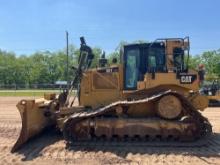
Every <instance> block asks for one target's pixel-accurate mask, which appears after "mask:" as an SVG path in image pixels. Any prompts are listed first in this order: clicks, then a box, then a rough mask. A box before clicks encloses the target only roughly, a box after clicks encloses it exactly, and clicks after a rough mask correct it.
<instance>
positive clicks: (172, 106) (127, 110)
mask: <svg viewBox="0 0 220 165" xmlns="http://www.w3.org/2000/svg"><path fill="white" fill-rule="evenodd" d="M80 40H81V47H80V56H79V60H78V66H77V67H73V68H74V73H75V74H74V76H73V79H72V81H71V83H70V87H69V88H68V89H67V90H64V91H63V92H62V93H60V94H59V95H56V94H52V93H51V94H45V95H44V98H41V99H35V100H21V101H20V102H19V103H18V104H17V108H18V110H19V112H20V115H21V119H22V130H21V133H20V137H19V138H18V140H17V142H16V143H15V145H14V147H13V148H12V151H16V150H17V149H18V148H20V147H21V146H22V144H24V143H25V142H26V141H28V140H29V139H30V138H32V137H34V136H35V135H37V134H39V133H40V132H42V131H43V130H44V129H45V128H46V127H48V126H51V125H53V126H55V128H54V127H51V129H59V130H60V131H61V132H62V133H63V136H64V139H65V140H66V141H67V142H68V143H71V142H74V141H76V142H78V141H91V140H92V139H94V138H95V139H105V140H106V141H109V140H112V139H119V140H124V139H128V140H129V139H134V138H135V139H146V140H147V139H151V140H152V139H154V138H157V139H158V138H159V139H160V140H161V141H166V140H167V139H172V140H174V141H179V142H185V141H194V140H197V139H201V138H203V137H206V136H208V135H210V134H211V133H212V127H211V124H210V123H209V121H208V120H207V118H205V117H204V116H202V115H201V113H200V111H203V110H204V109H205V108H206V107H207V106H208V99H207V98H206V96H203V95H201V94H200V93H199V83H198V82H199V81H198V80H199V76H198V73H197V71H195V70H191V69H189V68H188V59H189V49H190V46H189V45H190V42H189V38H188V37H186V38H160V39H156V40H155V41H153V42H149V43H134V44H127V45H124V46H122V48H121V50H120V60H119V62H118V63H117V62H116V59H113V64H112V65H109V64H108V61H107V59H106V58H105V57H104V56H102V58H100V59H99V66H97V67H96V68H90V65H91V63H92V61H93V57H94V55H93V52H92V49H91V48H90V47H89V46H88V45H87V44H86V42H85V39H84V38H83V37H81V38H80ZM74 91H77V92H75V93H76V94H75V95H73V92H74Z"/></svg>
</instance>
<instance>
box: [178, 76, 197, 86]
mask: <svg viewBox="0 0 220 165" xmlns="http://www.w3.org/2000/svg"><path fill="white" fill-rule="evenodd" d="M195 80H196V75H180V83H181V84H192V83H193V82H194V81H195Z"/></svg>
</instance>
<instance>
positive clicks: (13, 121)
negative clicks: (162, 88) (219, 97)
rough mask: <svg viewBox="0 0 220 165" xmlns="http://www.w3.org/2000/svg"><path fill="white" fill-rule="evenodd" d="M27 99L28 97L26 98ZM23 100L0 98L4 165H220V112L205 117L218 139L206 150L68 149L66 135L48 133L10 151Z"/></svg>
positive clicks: (0, 143) (215, 110) (212, 110)
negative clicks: (19, 102)
mask: <svg viewBox="0 0 220 165" xmlns="http://www.w3.org/2000/svg"><path fill="white" fill-rule="evenodd" d="M22 98H24V97H22ZM20 99H21V98H19V97H0V164H38V165H39V164H52V163H53V164H54V165H55V164H94V165H95V164H161V165H166V164H177V165H178V164H181V165H182V164H189V165H194V164H198V165H201V164H215V165H218V164H219V165H220V108H209V109H207V110H206V111H205V112H204V113H203V114H204V115H205V116H206V117H208V118H209V120H210V121H211V123H212V125H213V129H214V132H215V134H214V136H213V138H212V139H211V140H209V142H208V143H207V145H206V146H202V147H169V146H166V147H159V146H156V147H149V146H140V145H134V146H133V145H127V146H122V147H117V146H115V145H114V146H107V145H104V146H101V145H98V146H97V147H95V146H86V145H83V146H80V145H79V146H70V147H69V146H66V144H65V141H64V140H62V135H60V134H59V133H57V132H56V131H49V130H47V131H45V132H44V133H43V134H41V135H39V136H38V137H36V138H34V139H33V140H31V141H30V142H28V143H27V144H26V145H25V146H24V147H23V148H22V149H20V150H19V151H18V152H16V153H13V154H12V153H10V149H11V147H12V146H13V144H14V143H15V141H16V139H17V138H18V136H19V132H20V129H21V122H20V116H19V113H18V111H17V109H16V107H15V105H16V103H17V102H18V101H19V100H20Z"/></svg>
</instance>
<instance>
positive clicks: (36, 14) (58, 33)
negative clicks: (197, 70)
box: [0, 0, 220, 55]
mask: <svg viewBox="0 0 220 165" xmlns="http://www.w3.org/2000/svg"><path fill="white" fill-rule="evenodd" d="M0 4H1V5H0V49H2V50H7V51H13V52H15V53H16V54H18V55H21V54H31V53H34V52H35V51H45V50H49V51H57V50H60V49H63V48H64V47H65V31H66V30H68V32H69V42H70V43H71V44H74V45H76V46H79V44H80V42H79V37H80V36H84V37H85V38H86V41H87V43H88V45H90V46H97V47H100V48H102V49H103V50H105V51H106V52H107V53H110V52H112V51H114V50H115V48H116V47H117V46H118V44H119V42H120V41H127V42H132V41H135V40H146V41H154V40H155V39H156V38H165V37H185V36H189V37H190V41H191V49H190V51H191V54H193V55H195V54H200V53H202V52H204V51H208V50H214V49H219V48H220V41H219V39H220V10H219V8H220V1H219V0H179V1H178V0H108V1H107V0H74V1H73V0H19V1H18V0H0Z"/></svg>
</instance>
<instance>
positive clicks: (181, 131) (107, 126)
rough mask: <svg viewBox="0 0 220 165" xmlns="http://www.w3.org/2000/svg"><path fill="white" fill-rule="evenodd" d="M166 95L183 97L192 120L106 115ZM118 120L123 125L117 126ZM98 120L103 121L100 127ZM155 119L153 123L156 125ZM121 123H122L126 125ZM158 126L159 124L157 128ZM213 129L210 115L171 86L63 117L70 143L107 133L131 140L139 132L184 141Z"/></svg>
mask: <svg viewBox="0 0 220 165" xmlns="http://www.w3.org/2000/svg"><path fill="white" fill-rule="evenodd" d="M167 95H173V96H175V97H177V98H178V99H179V100H181V102H182V106H183V109H184V110H183V113H184V116H190V117H191V118H192V119H191V121H187V122H186V121H183V122H181V121H179V120H175V121H169V120H163V119H161V118H160V119H159V120H158V119H138V118H137V119H131V118H110V119H109V118H106V117H104V115H105V114H107V113H109V112H110V113H115V109H116V107H117V106H130V105H136V104H139V103H148V102H153V101H156V100H158V99H160V98H162V97H164V96H167ZM102 118H103V119H102ZM119 122H120V125H119V126H118V123H119ZM99 123H100V125H101V126H100V127H99ZM152 123H154V125H153V126H152ZM103 125H104V126H103ZM122 125H123V126H122ZM130 125H131V126H130ZM133 125H135V129H133V127H134V126H133ZM168 125H169V127H168ZM121 127H123V129H122V128H121ZM155 127H157V128H156V129H155ZM170 127H171V128H170ZM183 127H184V128H183ZM128 130H130V131H128ZM152 130H153V131H152ZM155 132H156V133H155ZM211 133H212V126H211V124H210V123H209V121H208V120H207V118H205V117H203V116H202V115H201V114H200V113H199V112H198V111H197V110H196V109H195V108H194V107H193V106H192V105H191V104H190V102H189V101H188V100H187V99H186V98H185V97H184V96H182V95H181V94H178V93H177V92H174V91H170V90H168V91H164V92H161V93H158V94H154V95H151V96H150V97H147V98H143V99H138V100H131V101H127V100H125V101H117V102H114V103H112V104H109V105H107V106H104V107H101V108H97V109H95V110H92V111H83V112H78V113H75V114H73V115H72V116H70V117H69V118H68V119H66V120H65V121H64V129H63V134H64V137H65V139H66V140H67V141H68V142H70V143H71V142H72V141H82V140H81V139H83V141H84V140H86V141H88V140H89V139H91V138H93V137H99V138H100V137H101V136H103V137H104V138H103V139H108V140H109V139H112V138H117V139H124V137H125V136H126V139H128V140H129V141H130V140H132V139H133V138H135V136H136V138H138V139H139V140H146V138H145V137H147V139H149V138H150V139H153V140H157V138H159V139H160V140H163V141H164V140H165V141H166V140H167V138H168V137H172V139H173V140H175V139H178V140H180V141H185V140H186V139H188V141H189V139H191V141H192V140H195V139H198V138H204V137H206V136H209V135H210V134H211ZM114 136H115V137H114ZM173 137H174V138H173ZM100 139H101V138H100ZM169 139H170V138H169ZM139 140H137V141H139ZM150 144H152V143H150ZM171 144H172V143H170V145H171ZM180 145H181V146H183V145H184V143H178V144H176V143H173V145H172V146H180ZM187 145H188V144H187ZM192 145H193V144H192Z"/></svg>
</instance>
